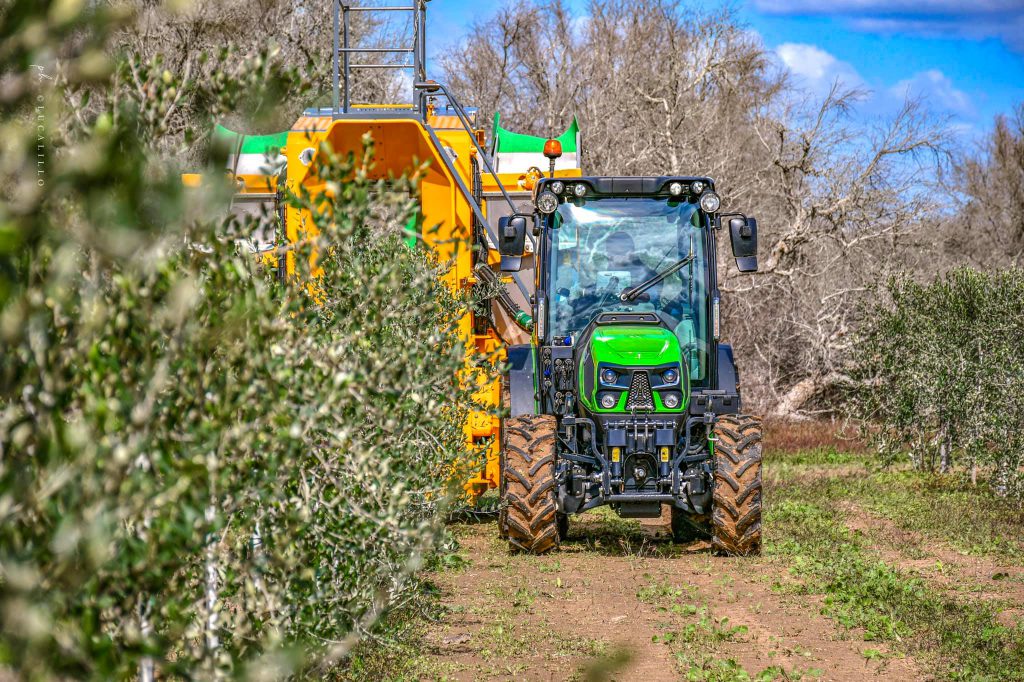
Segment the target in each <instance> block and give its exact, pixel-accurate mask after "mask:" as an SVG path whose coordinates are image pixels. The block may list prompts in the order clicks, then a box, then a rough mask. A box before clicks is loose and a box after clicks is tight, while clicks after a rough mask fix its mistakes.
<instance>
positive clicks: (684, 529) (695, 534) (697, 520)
mask: <svg viewBox="0 0 1024 682" xmlns="http://www.w3.org/2000/svg"><path fill="white" fill-rule="evenodd" d="M710 536H711V531H710V529H709V527H708V517H707V515H706V514H705V515H702V516H695V515H691V514H687V513H686V512H684V511H683V510H682V509H680V508H679V507H676V506H673V507H672V542H675V543H678V544H680V545H685V544H687V543H690V542H695V541H697V540H707V539H708V538H709V537H710Z"/></svg>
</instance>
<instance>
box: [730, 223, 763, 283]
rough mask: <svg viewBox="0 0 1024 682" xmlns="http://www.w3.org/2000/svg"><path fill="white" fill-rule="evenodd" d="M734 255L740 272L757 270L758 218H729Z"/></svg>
mask: <svg viewBox="0 0 1024 682" xmlns="http://www.w3.org/2000/svg"><path fill="white" fill-rule="evenodd" d="M729 239H730V241H732V255H733V257H734V258H735V259H736V267H737V268H739V271H740V272H757V218H753V217H751V218H744V217H742V216H738V217H736V218H729Z"/></svg>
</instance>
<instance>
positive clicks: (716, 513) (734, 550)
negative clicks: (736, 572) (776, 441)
mask: <svg viewBox="0 0 1024 682" xmlns="http://www.w3.org/2000/svg"><path fill="white" fill-rule="evenodd" d="M714 433H715V483H714V485H715V487H714V502H713V509H712V513H711V547H712V548H713V549H714V550H715V552H716V553H718V554H724V555H729V556H749V555H756V554H760V553H761V420H760V419H758V418H756V417H748V416H743V415H723V416H721V417H719V418H718V421H717V422H715V428H714Z"/></svg>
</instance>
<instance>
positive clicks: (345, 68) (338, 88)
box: [331, 0, 429, 120]
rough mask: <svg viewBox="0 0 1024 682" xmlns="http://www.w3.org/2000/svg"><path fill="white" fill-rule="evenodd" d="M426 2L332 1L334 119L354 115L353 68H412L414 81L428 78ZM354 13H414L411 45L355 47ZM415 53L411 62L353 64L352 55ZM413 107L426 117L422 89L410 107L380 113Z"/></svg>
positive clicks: (360, 109) (361, 110) (363, 110)
mask: <svg viewBox="0 0 1024 682" xmlns="http://www.w3.org/2000/svg"><path fill="white" fill-rule="evenodd" d="M427 2H429V0H411V2H410V3H409V4H408V5H353V4H351V3H350V2H346V1H345V0H333V4H334V53H333V54H334V58H333V67H334V68H333V74H332V75H333V81H334V92H333V100H332V107H331V115H332V117H333V118H344V117H346V116H351V115H353V102H352V87H351V86H352V71H353V69H379V70H386V71H412V82H413V83H420V82H423V81H425V80H427V47H426V45H427V40H426V36H427V29H426V26H427ZM355 12H362V13H368V14H373V13H380V14H386V13H391V12H402V13H406V12H409V13H411V14H412V36H411V43H412V45H408V44H407V45H404V46H401V47H353V46H352V44H351V40H350V34H351V24H350V20H351V15H352V14H353V13H355ZM369 54H382V55H410V54H411V55H412V63H411V64H410V63H409V61H408V58H406V59H405V61H403V62H402V63H387V64H378V63H371V62H369V61H363V62H359V61H357V62H355V63H353V61H352V57H353V55H360V56H365V55H369ZM370 109H372V107H370ZM410 110H411V111H413V112H414V113H415V114H416V115H417V116H418V117H419V118H420V119H421V120H424V119H425V118H426V114H427V108H426V98H425V96H424V93H423V91H422V90H420V89H415V88H414V89H413V101H412V102H411V103H409V106H408V107H401V106H399V107H384V108H382V109H381V112H378V115H379V113H385V112H387V111H392V112H394V113H396V114H400V115H401V116H408V115H409V113H410ZM366 111H367V107H365V106H359V107H358V115H365V113H366Z"/></svg>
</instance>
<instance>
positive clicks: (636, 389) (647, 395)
mask: <svg viewBox="0 0 1024 682" xmlns="http://www.w3.org/2000/svg"><path fill="white" fill-rule="evenodd" d="M626 409H627V410H653V409H654V396H653V395H652V394H651V380H650V379H649V378H648V377H647V372H642V371H637V372H633V380H632V381H631V382H630V383H629V397H628V398H626Z"/></svg>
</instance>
